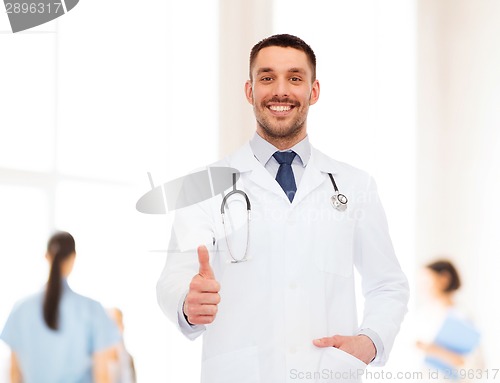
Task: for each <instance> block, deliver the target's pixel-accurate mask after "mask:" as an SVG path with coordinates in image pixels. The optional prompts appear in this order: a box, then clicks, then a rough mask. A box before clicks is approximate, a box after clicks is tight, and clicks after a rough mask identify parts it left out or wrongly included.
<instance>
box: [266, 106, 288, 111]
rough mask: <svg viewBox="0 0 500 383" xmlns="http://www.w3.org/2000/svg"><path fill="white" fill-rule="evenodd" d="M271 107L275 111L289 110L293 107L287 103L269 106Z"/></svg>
mask: <svg viewBox="0 0 500 383" xmlns="http://www.w3.org/2000/svg"><path fill="white" fill-rule="evenodd" d="M269 109H271V110H273V111H275V112H287V111H289V110H290V109H291V106H289V105H287V106H285V105H272V106H270V107H269Z"/></svg>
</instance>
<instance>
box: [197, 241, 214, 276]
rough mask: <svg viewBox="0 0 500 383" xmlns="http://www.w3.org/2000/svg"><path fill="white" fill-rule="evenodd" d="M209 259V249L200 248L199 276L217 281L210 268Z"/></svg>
mask: <svg viewBox="0 0 500 383" xmlns="http://www.w3.org/2000/svg"><path fill="white" fill-rule="evenodd" d="M209 259H210V258H209V256H208V250H207V247H206V246H200V247H198V261H199V262H200V272H199V274H200V275H201V276H202V277H203V278H206V279H215V276H214V272H213V270H212V268H211V267H210V263H209Z"/></svg>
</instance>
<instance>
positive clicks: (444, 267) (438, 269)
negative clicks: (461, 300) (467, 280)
mask: <svg viewBox="0 0 500 383" xmlns="http://www.w3.org/2000/svg"><path fill="white" fill-rule="evenodd" d="M426 267H427V268H428V269H430V270H432V271H434V272H435V273H438V274H439V275H448V277H449V278H448V285H447V286H446V287H445V288H444V290H443V292H445V293H451V292H452V291H456V290H458V289H459V288H460V286H461V285H462V283H461V281H460V276H459V275H458V271H457V269H456V268H455V266H453V263H451V262H450V261H447V260H444V259H441V260H438V261H435V262H432V263H429V264H428V265H427V266H426Z"/></svg>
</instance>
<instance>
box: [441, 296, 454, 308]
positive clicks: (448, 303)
mask: <svg viewBox="0 0 500 383" xmlns="http://www.w3.org/2000/svg"><path fill="white" fill-rule="evenodd" d="M438 299H439V301H440V302H441V304H442V305H443V306H444V307H452V306H453V305H454V303H455V302H454V300H453V295H452V294H446V293H443V294H441V295H440V296H439V298H438Z"/></svg>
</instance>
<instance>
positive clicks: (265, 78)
mask: <svg viewBox="0 0 500 383" xmlns="http://www.w3.org/2000/svg"><path fill="white" fill-rule="evenodd" d="M260 80H261V81H266V82H267V81H271V80H272V78H271V77H262V78H261V79H260Z"/></svg>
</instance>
